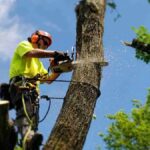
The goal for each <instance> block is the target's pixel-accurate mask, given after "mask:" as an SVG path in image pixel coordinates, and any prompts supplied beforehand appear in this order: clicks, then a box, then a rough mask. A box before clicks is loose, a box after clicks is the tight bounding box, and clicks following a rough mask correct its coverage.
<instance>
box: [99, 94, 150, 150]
mask: <svg viewBox="0 0 150 150" xmlns="http://www.w3.org/2000/svg"><path fill="white" fill-rule="evenodd" d="M133 104H134V109H133V110H132V112H131V113H130V114H126V113H125V112H124V111H119V112H117V113H116V114H114V115H108V116H107V117H108V118H109V119H111V120H112V121H113V122H112V124H111V125H110V126H109V128H108V131H107V134H100V136H101V137H102V138H103V140H104V141H105V143H106V145H107V148H108V149H109V150H148V149H150V91H149V93H148V96H147V102H146V104H145V105H143V106H142V104H141V103H140V102H139V101H137V100H136V101H134V102H133Z"/></svg>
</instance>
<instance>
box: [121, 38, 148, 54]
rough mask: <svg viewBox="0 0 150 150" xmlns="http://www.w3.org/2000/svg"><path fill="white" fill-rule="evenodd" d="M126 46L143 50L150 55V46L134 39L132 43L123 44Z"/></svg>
mask: <svg viewBox="0 0 150 150" xmlns="http://www.w3.org/2000/svg"><path fill="white" fill-rule="evenodd" d="M122 43H123V44H124V45H125V46H130V47H133V48H135V49H138V50H141V51H143V52H146V53H148V54H150V44H146V43H144V42H141V41H139V40H138V39H133V40H132V42H124V41H123V42H122Z"/></svg>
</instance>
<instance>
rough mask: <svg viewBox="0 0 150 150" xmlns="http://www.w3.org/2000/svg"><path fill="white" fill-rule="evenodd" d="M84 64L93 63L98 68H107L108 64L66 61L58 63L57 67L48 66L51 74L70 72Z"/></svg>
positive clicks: (104, 62) (103, 62)
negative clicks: (98, 66)
mask: <svg viewBox="0 0 150 150" xmlns="http://www.w3.org/2000/svg"><path fill="white" fill-rule="evenodd" d="M85 63H95V64H98V65H100V66H102V67H103V66H107V65H108V62H106V61H101V62H95V61H88V62H86V61H72V60H69V61H68V60H66V61H60V62H59V64H58V65H54V66H50V69H51V71H52V72H55V73H62V72H71V71H72V70H73V69H74V67H75V66H77V65H78V64H85Z"/></svg>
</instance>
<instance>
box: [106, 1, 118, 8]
mask: <svg viewBox="0 0 150 150" xmlns="http://www.w3.org/2000/svg"><path fill="white" fill-rule="evenodd" d="M107 5H108V6H109V7H111V8H112V9H116V4H115V3H114V2H108V3H107Z"/></svg>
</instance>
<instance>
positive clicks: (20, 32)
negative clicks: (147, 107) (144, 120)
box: [0, 0, 150, 150]
mask: <svg viewBox="0 0 150 150" xmlns="http://www.w3.org/2000/svg"><path fill="white" fill-rule="evenodd" d="M78 2H79V1H78V0H59V1H58V0H43V1H41V0H0V68H1V71H0V83H2V82H8V81H9V65H10V61H11V58H12V56H13V52H14V49H15V47H16V46H17V44H18V42H20V41H21V40H26V39H27V37H29V36H30V35H31V33H33V32H34V31H35V30H37V29H42V30H46V31H48V32H50V33H51V35H52V37H53V44H52V46H51V47H50V49H51V50H62V51H64V52H66V51H67V50H71V47H72V46H74V45H75V43H76V15H75V11H74V10H75V6H76V5H77V3H78ZM116 3H117V11H112V10H111V9H110V8H108V7H107V9H106V14H105V28H104V37H103V44H104V53H105V59H106V60H107V61H108V62H109V66H107V67H104V68H103V71H102V74H103V77H102V80H101V85H100V90H101V96H100V97H99V98H98V100H97V104H96V108H95V111H94V114H95V115H96V120H93V121H92V123H91V126H90V130H89V133H88V136H87V139H86V142H85V145H84V148H83V150H96V149H97V147H98V146H100V147H101V149H102V150H106V145H105V143H104V142H103V140H102V139H101V138H100V137H99V136H98V133H99V132H103V133H106V132H107V128H108V125H109V124H110V123H111V121H110V120H108V119H107V118H106V115H107V114H114V113H116V112H117V111H119V110H124V111H125V112H127V113H129V112H130V111H131V110H132V108H133V105H132V100H133V99H138V100H141V102H142V103H143V104H144V103H145V101H146V95H147V89H148V88H149V85H150V79H149V75H150V67H149V64H145V63H144V62H142V61H140V60H137V59H136V58H135V50H134V49H133V48H130V47H125V46H124V45H122V44H121V41H131V40H132V39H133V38H134V37H135V34H134V32H133V31H132V29H131V27H133V26H134V27H136V28H138V27H139V26H141V25H144V26H145V27H147V28H148V29H150V21H149V18H150V13H149V11H150V10H149V9H150V5H149V4H148V2H147V0H143V1H141V0H126V1H120V0H116ZM117 13H119V14H121V17H120V18H119V19H118V20H117V21H114V18H115V17H116V16H117ZM42 61H43V63H44V65H45V67H48V65H49V64H48V60H44V59H42ZM71 74H72V73H64V74H62V75H61V76H60V77H59V79H65V80H70V79H71ZM67 89H68V84H67V83H58V82H54V83H52V84H51V85H46V84H44V85H41V95H42V94H48V95H49V96H52V97H64V96H65V93H66V91H67ZM62 102H63V101H62V100H52V103H51V109H50V112H49V114H48V116H47V118H46V119H45V120H44V122H42V123H41V124H39V132H42V133H43V135H44V141H46V139H47V138H48V135H49V132H50V131H51V129H52V127H53V125H54V124H55V121H56V118H57V116H58V114H59V111H60V109H61V106H62ZM47 107H48V102H46V101H44V100H42V101H41V102H40V116H41V118H42V116H44V114H45V112H46V110H47ZM14 114H15V112H14V111H11V112H10V117H12V118H13V117H14Z"/></svg>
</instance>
